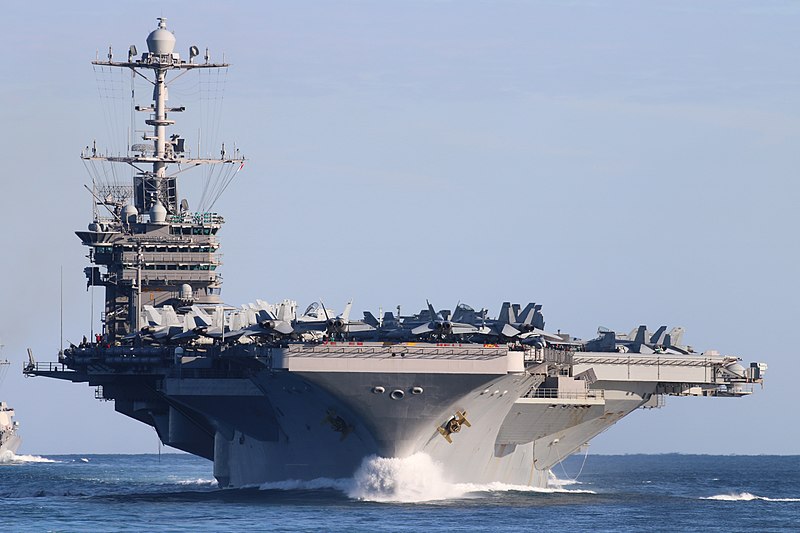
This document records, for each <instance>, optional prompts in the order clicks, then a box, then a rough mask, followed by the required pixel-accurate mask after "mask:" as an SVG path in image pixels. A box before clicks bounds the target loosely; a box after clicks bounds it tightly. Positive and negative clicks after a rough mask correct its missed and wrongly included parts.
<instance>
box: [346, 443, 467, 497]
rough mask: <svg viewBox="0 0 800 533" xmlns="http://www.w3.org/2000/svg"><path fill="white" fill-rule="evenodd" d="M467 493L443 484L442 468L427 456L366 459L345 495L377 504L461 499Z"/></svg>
mask: <svg viewBox="0 0 800 533" xmlns="http://www.w3.org/2000/svg"><path fill="white" fill-rule="evenodd" d="M466 492H467V491H466V490H464V488H461V487H459V486H458V485H456V484H453V483H448V482H447V481H445V477H444V474H443V470H442V466H441V465H440V464H438V463H437V462H435V461H434V460H433V459H431V458H430V456H428V455H427V454H424V453H416V454H414V455H412V456H410V457H405V458H402V459H398V458H396V457H392V458H385V457H375V456H371V457H366V458H365V459H364V461H363V462H362V463H361V467H359V469H358V471H356V473H355V476H353V484H352V487H351V488H350V490H348V491H347V495H348V496H350V497H351V498H355V499H359V500H370V501H378V502H424V501H435V500H447V499H451V498H461V497H463V496H464V494H465V493H466Z"/></svg>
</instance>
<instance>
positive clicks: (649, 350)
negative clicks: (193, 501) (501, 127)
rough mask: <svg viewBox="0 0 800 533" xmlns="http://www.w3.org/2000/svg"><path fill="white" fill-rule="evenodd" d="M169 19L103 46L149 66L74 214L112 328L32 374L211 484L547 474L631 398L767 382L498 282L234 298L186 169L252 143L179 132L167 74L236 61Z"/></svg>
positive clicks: (727, 393) (239, 161)
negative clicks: (88, 203) (591, 333)
mask: <svg viewBox="0 0 800 533" xmlns="http://www.w3.org/2000/svg"><path fill="white" fill-rule="evenodd" d="M158 20H159V23H158V27H157V28H156V29H155V30H153V31H152V32H151V33H150V34H149V36H148V37H147V51H146V52H144V53H142V54H139V53H138V52H137V50H136V47H135V46H131V47H130V50H129V51H128V53H127V59H126V60H123V61H117V60H115V59H114V57H113V54H112V50H111V49H110V48H109V52H108V57H107V60H106V59H102V60H101V59H99V58H98V59H97V60H96V61H94V65H95V67H96V68H101V69H104V70H108V71H115V72H116V71H118V70H121V71H122V72H130V73H131V79H136V80H141V79H147V80H148V81H149V83H150V84H151V85H152V101H148V103H147V104H146V105H143V104H141V103H139V105H135V108H134V109H135V111H136V112H137V113H139V114H143V115H144V117H145V118H144V123H145V124H146V125H147V126H148V127H149V128H150V129H147V130H146V131H144V132H142V133H141V136H140V139H141V142H139V143H137V144H131V143H128V144H127V146H126V151H125V152H123V153H121V154H117V155H111V154H109V153H107V152H102V151H101V150H98V148H97V147H96V145H95V144H92V145H91V147H87V148H86V149H85V150H84V152H83V154H82V158H83V160H84V162H86V163H87V165H94V164H97V165H102V168H107V167H108V166H113V165H128V166H129V167H130V168H131V169H132V174H133V176H132V183H131V184H129V185H119V184H116V185H109V184H108V183H105V182H103V180H102V179H100V178H101V177H102V175H101V174H99V173H97V172H95V173H94V174H92V187H91V194H92V196H93V199H94V213H93V220H92V222H91V223H90V224H89V226H88V229H87V230H83V231H77V232H76V234H77V236H78V237H79V238H80V240H81V242H82V243H83V245H84V246H86V247H88V250H89V255H88V257H89V260H90V262H91V266H89V267H87V268H86V269H85V273H86V277H87V282H88V286H90V287H92V289H94V288H95V287H100V288H102V289H103V290H104V292H105V305H104V307H105V308H104V310H103V313H102V317H101V318H102V332H98V333H97V334H94V333H93V332H92V334H91V335H90V337H89V338H88V339H87V338H86V337H84V341H83V342H81V343H80V344H79V345H71V346H70V347H68V348H67V349H64V350H62V352H61V353H59V360H58V361H57V362H52V363H47V362H38V363H37V362H36V361H34V359H33V357H32V356H31V357H30V362H29V363H28V365H27V366H26V368H25V370H24V371H25V373H26V374H27V375H30V376H45V377H50V378H57V379H64V380H69V381H73V382H77V383H88V384H89V385H91V386H93V387H95V394H96V396H97V398H99V399H104V400H111V401H113V402H114V406H115V409H116V410H117V411H118V412H120V413H122V414H124V415H127V416H129V417H131V418H134V419H136V420H138V421H140V422H143V423H145V424H148V425H150V426H152V427H154V428H155V430H156V432H157V433H158V436H159V438H160V439H161V441H162V442H163V443H164V444H166V445H169V446H172V447H174V448H177V449H180V450H184V451H186V452H189V453H191V454H195V455H198V456H201V457H205V458H207V459H210V460H212V461H213V462H214V476H215V477H216V479H217V480H218V482H219V486H220V487H241V486H246V485H255V484H260V483H264V482H269V481H278V480H286V479H301V480H302V479H314V478H321V477H326V478H347V477H350V476H352V475H353V474H354V472H355V471H356V470H357V469H358V468H359V466H360V465H361V464H362V461H363V460H364V459H365V458H367V457H373V456H377V457H387V458H388V457H397V458H403V457H408V456H411V455H414V454H416V453H424V454H427V455H429V456H430V457H431V458H432V459H433V460H434V461H436V462H438V463H440V464H441V465H442V466H443V467H444V471H445V472H446V473H447V475H448V477H449V478H450V479H449V481H452V482H475V483H485V482H492V481H499V482H505V483H511V484H519V485H534V486H545V485H546V484H547V481H548V473H549V470H550V469H551V468H552V467H553V466H554V465H555V464H557V463H558V462H560V461H561V460H563V459H564V458H566V457H567V456H569V455H570V454H573V453H575V452H577V451H579V450H580V449H581V448H582V447H583V446H584V445H586V444H587V443H588V442H589V441H590V440H591V439H592V438H593V437H595V436H596V435H598V434H599V433H601V432H603V431H604V430H606V429H608V428H609V427H610V426H612V425H613V424H615V423H616V422H617V421H619V420H620V419H621V418H622V417H624V416H626V415H628V414H630V413H631V412H632V411H634V410H635V409H638V408H650V407H660V406H661V405H662V400H663V398H664V397H665V396H670V395H672V396H722V397H740V396H747V395H749V394H751V393H752V392H753V388H754V385H755V384H757V383H762V379H763V376H762V374H763V372H764V370H765V369H766V365H764V364H763V363H752V364H750V365H748V366H743V365H742V364H741V363H740V360H739V359H738V358H737V357H734V356H725V355H720V354H718V353H717V352H714V351H705V352H702V353H697V352H695V351H694V350H693V349H692V348H691V347H689V346H687V345H685V344H683V342H682V339H683V330H682V329H681V328H672V329H668V328H667V327H666V326H662V327H659V328H657V329H655V330H654V331H650V330H648V329H647V328H646V327H645V326H640V327H638V328H635V329H634V330H633V331H632V332H631V333H628V334H621V333H617V332H614V331H610V330H605V329H601V330H599V331H598V336H597V338H594V339H592V340H589V341H583V340H579V339H576V338H573V337H571V336H569V335H567V334H562V333H551V332H549V331H548V330H546V329H545V322H544V317H543V314H542V306H541V305H540V304H536V303H530V304H527V305H524V306H523V305H519V304H516V303H514V302H505V303H500V302H498V304H499V306H500V308H501V310H500V313H499V315H498V316H497V317H495V318H491V317H489V316H488V312H487V311H486V310H485V309H481V310H476V309H473V308H472V307H469V306H467V305H464V304H459V305H458V306H456V308H455V309H453V310H444V309H437V308H436V307H435V306H434V305H432V304H431V303H428V304H426V305H425V306H424V308H423V309H422V310H421V311H420V312H418V313H415V314H407V315H401V313H400V310H399V309H398V310H397V312H396V313H395V312H385V313H383V312H380V311H379V312H378V313H377V316H376V315H374V314H372V313H370V312H365V313H364V316H363V318H360V319H357V320H356V319H353V318H351V316H350V315H351V313H350V309H351V304H347V305H346V306H345V308H344V309H343V311H342V312H340V313H335V312H333V311H332V310H330V309H329V308H327V307H326V306H325V305H324V303H322V302H317V303H315V304H312V305H311V306H309V308H308V309H307V310H306V311H305V312H303V313H298V312H297V311H298V310H297V304H296V303H295V302H294V301H291V300H284V301H280V302H278V303H267V302H264V301H260V300H256V301H255V302H254V303H251V304H246V305H243V306H241V307H239V308H235V307H230V306H227V305H224V304H223V303H222V301H221V299H220V288H221V278H220V275H219V273H218V271H217V267H218V266H219V265H220V258H219V254H218V251H219V246H220V242H219V238H218V235H219V231H220V229H221V228H222V225H223V222H224V221H223V218H222V217H221V216H220V215H218V214H216V213H213V212H210V210H209V209H207V210H200V211H199V212H192V211H190V210H189V205H188V202H186V201H185V200H179V196H178V177H179V175H180V174H181V173H182V172H184V171H186V170H188V169H190V168H193V167H201V166H205V165H209V166H214V167H215V168H227V169H228V171H226V172H227V173H223V174H221V175H222V176H223V177H224V179H225V180H229V179H231V178H232V176H234V175H235V173H236V172H237V171H238V170H239V169H241V168H242V166H243V164H244V158H243V157H242V156H241V155H240V154H239V152H238V150H232V151H229V150H226V148H225V147H224V145H222V149H221V150H220V152H219V157H206V158H204V157H201V155H200V153H199V149H198V153H196V154H195V155H194V156H192V154H191V151H190V148H189V143H188V142H186V140H185V139H184V137H182V136H181V135H179V134H177V133H169V134H168V132H171V131H172V130H171V128H173V126H174V125H175V121H174V119H173V117H175V116H176V115H179V114H180V113H182V112H184V111H185V110H186V108H185V107H182V106H181V107H170V106H169V105H168V103H167V102H168V95H167V90H168V86H170V85H171V84H172V83H173V82H175V81H176V80H178V79H181V78H182V76H183V75H184V74H191V73H194V74H198V75H199V74H200V73H202V72H210V71H215V70H219V69H226V68H227V66H228V65H227V64H225V63H224V62H223V63H214V62H212V61H211V59H210V54H209V53H208V51H207V50H206V52H205V54H204V56H203V57H202V58H201V57H199V56H200V53H201V52H200V50H199V49H198V48H197V47H196V46H191V47H189V48H188V50H189V53H188V59H184V58H182V57H181V55H180V54H179V53H177V52H176V51H175V37H174V35H173V34H172V32H170V31H169V30H168V29H167V26H166V20H165V19H163V18H162V19H158ZM196 71H197V72H196ZM132 83H133V82H132ZM148 87H149V86H148ZM148 95H149V89H148ZM228 182H229V181H228ZM225 185H227V183H225ZM87 188H88V187H87ZM222 189H224V186H223V187H221V188H220V190H222Z"/></svg>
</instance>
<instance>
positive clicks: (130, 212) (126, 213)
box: [122, 204, 139, 224]
mask: <svg viewBox="0 0 800 533" xmlns="http://www.w3.org/2000/svg"><path fill="white" fill-rule="evenodd" d="M138 216H139V211H138V210H137V209H136V208H135V207H134V206H132V205H131V204H125V207H123V208H122V222H124V223H125V224H132V223H135V222H136V219H137V218H138Z"/></svg>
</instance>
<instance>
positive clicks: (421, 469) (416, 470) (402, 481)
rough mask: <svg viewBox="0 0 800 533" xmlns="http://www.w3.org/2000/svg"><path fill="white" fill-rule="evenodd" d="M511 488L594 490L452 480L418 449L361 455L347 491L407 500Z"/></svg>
mask: <svg viewBox="0 0 800 533" xmlns="http://www.w3.org/2000/svg"><path fill="white" fill-rule="evenodd" d="M511 491H515V492H539V493H588V494H593V492H592V491H587V490H568V489H565V488H563V487H561V486H554V487H548V488H539V487H530V486H527V485H512V484H508V483H500V482H492V483H451V482H449V481H448V480H447V479H446V476H445V475H444V469H443V468H442V465H440V464H439V463H437V462H436V461H434V460H433V459H431V458H430V456H428V455H426V454H424V453H417V454H414V455H412V456H410V457H406V458H403V459H398V458H389V459H387V458H382V457H374V456H373V457H368V458H366V459H364V461H363V462H362V464H361V467H360V468H359V469H358V471H357V472H356V474H355V476H354V477H353V480H352V487H351V489H350V490H349V491H347V495H348V496H350V497H351V498H356V499H360V500H370V501H382V502H409V503H410V502H425V501H436V500H446V499H455V498H466V497H474V496H476V495H477V494H480V493H488V492H511Z"/></svg>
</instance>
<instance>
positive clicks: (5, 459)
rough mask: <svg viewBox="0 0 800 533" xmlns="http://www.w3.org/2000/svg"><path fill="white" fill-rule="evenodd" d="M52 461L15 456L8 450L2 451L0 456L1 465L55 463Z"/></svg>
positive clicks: (34, 457)
mask: <svg viewBox="0 0 800 533" xmlns="http://www.w3.org/2000/svg"><path fill="white" fill-rule="evenodd" d="M57 462H58V461H54V460H53V459H48V458H46V457H39V456H38V455H17V454H15V453H14V452H12V451H10V450H6V451H4V452H3V453H2V454H0V463H2V464H19V463H57Z"/></svg>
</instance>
